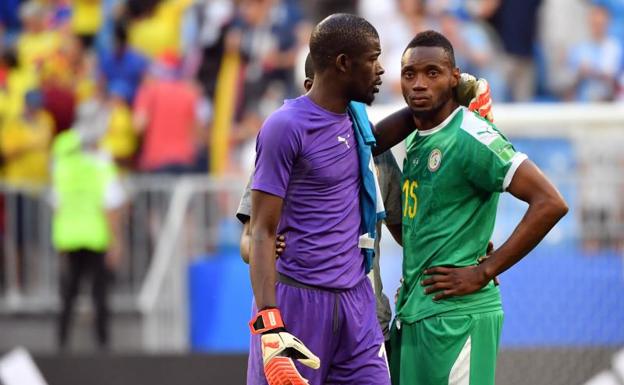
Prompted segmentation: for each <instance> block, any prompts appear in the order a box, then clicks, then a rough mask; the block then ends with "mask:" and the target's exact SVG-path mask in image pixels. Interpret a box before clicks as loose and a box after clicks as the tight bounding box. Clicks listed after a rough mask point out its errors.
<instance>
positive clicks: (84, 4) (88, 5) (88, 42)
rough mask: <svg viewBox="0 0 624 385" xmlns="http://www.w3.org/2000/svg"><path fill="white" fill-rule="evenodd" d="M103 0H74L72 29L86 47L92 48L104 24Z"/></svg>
mask: <svg viewBox="0 0 624 385" xmlns="http://www.w3.org/2000/svg"><path fill="white" fill-rule="evenodd" d="M102 19H103V17H102V1H101V0H73V1H72V19H71V25H72V31H73V33H74V34H75V35H77V36H78V37H79V38H80V40H81V42H82V46H83V47H84V48H91V47H92V46H93V41H94V39H95V35H96V34H97V33H98V31H99V30H100V27H101V26H102Z"/></svg>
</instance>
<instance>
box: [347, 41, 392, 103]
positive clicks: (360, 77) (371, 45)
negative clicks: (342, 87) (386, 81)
mask: <svg viewBox="0 0 624 385" xmlns="http://www.w3.org/2000/svg"><path fill="white" fill-rule="evenodd" d="M380 54H381V46H380V44H379V38H372V37H371V38H368V42H367V44H365V49H364V50H362V51H361V52H359V53H357V55H354V56H353V58H352V60H351V62H352V65H351V73H350V82H349V84H350V85H349V92H350V99H351V100H354V101H357V102H362V103H366V104H369V105H370V104H371V103H372V102H373V100H375V94H376V93H378V92H379V86H381V75H383V73H384V69H383V67H382V66H381V64H380V63H379V55H380Z"/></svg>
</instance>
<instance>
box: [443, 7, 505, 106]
mask: <svg viewBox="0 0 624 385" xmlns="http://www.w3.org/2000/svg"><path fill="white" fill-rule="evenodd" d="M439 21H440V32H441V33H442V34H443V35H444V36H446V37H447V38H448V39H449V40H450V41H451V43H452V44H453V48H454V49H455V59H456V61H457V67H458V68H459V69H460V70H461V71H462V72H468V73H470V74H473V75H474V76H476V77H477V78H485V79H487V80H488V83H489V84H490V89H491V92H492V99H493V100H494V101H501V100H504V99H505V94H506V92H507V89H506V85H505V77H504V74H503V73H502V71H501V68H502V66H501V64H502V63H501V62H500V60H499V58H500V57H501V56H502V52H501V50H500V49H498V47H497V46H496V44H495V42H494V41H493V39H492V37H491V35H489V34H488V31H487V30H486V29H485V28H484V27H483V25H481V24H479V23H478V22H475V21H471V20H464V19H462V18H460V17H459V16H458V15H457V14H456V13H454V12H452V11H445V12H443V13H442V14H441V15H440V18H439Z"/></svg>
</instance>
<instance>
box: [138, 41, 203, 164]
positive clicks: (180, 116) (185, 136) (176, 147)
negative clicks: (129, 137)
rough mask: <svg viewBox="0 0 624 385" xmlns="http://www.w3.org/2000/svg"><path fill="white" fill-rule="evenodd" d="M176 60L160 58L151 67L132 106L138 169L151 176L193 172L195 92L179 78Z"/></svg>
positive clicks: (197, 130) (197, 99) (196, 140)
mask: <svg viewBox="0 0 624 385" xmlns="http://www.w3.org/2000/svg"><path fill="white" fill-rule="evenodd" d="M180 64H181V63H180V59H179V58H178V57H177V56H176V55H174V54H171V53H167V54H164V55H163V56H162V57H161V58H160V59H159V60H157V61H156V62H155V63H154V65H153V66H152V69H151V73H150V75H149V76H148V77H147V78H146V79H145V81H144V82H143V84H142V85H141V86H140V88H139V90H138V93H137V96H136V100H135V103H134V118H133V119H134V126H135V129H136V130H137V133H138V134H139V135H140V136H141V138H142V142H141V143H142V144H141V153H140V156H139V169H140V170H141V171H145V172H152V173H176V174H177V173H180V172H189V171H193V167H194V164H195V160H196V155H197V147H198V146H199V145H200V144H201V142H200V140H199V137H200V135H199V134H200V123H199V122H200V119H199V118H198V116H199V111H200V97H199V92H198V89H197V88H196V87H195V86H194V85H193V84H192V83H190V82H189V81H187V80H185V79H182V78H181V76H180V67H181V66H180Z"/></svg>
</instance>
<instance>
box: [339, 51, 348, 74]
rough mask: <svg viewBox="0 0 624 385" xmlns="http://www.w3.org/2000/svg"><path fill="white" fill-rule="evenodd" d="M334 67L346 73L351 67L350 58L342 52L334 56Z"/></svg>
mask: <svg viewBox="0 0 624 385" xmlns="http://www.w3.org/2000/svg"><path fill="white" fill-rule="evenodd" d="M336 69H337V70H338V72H342V73H346V72H348V71H349V70H350V69H351V59H350V58H349V56H347V55H346V54H344V53H341V54H340V55H338V56H336Z"/></svg>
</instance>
